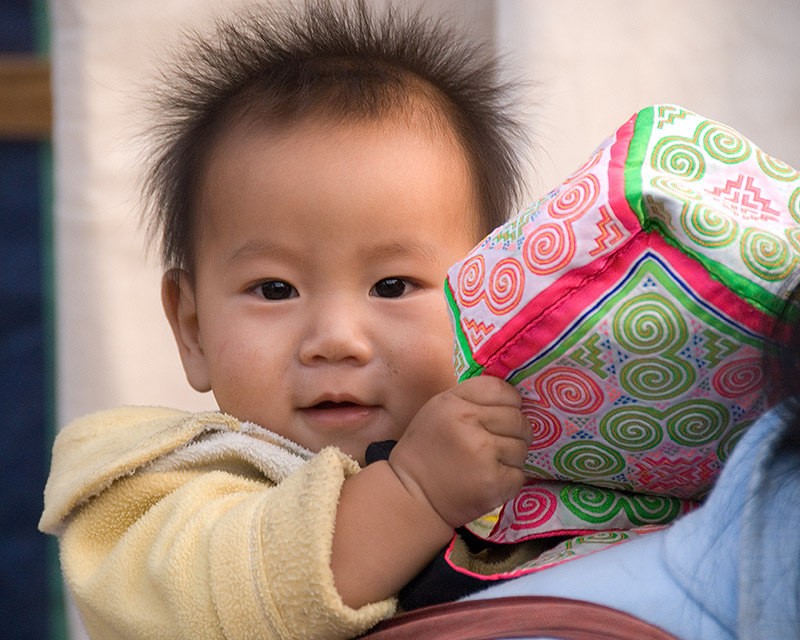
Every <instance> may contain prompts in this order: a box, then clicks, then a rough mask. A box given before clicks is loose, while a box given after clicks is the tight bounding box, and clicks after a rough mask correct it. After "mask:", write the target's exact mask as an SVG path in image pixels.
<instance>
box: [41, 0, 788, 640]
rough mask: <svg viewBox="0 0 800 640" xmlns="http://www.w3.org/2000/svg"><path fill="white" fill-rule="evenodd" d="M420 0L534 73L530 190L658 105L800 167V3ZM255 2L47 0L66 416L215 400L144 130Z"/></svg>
mask: <svg viewBox="0 0 800 640" xmlns="http://www.w3.org/2000/svg"><path fill="white" fill-rule="evenodd" d="M276 1H280V0H276ZM283 1H288V0H283ZM375 1H376V3H381V4H382V3H383V0H375ZM406 1H407V2H408V3H410V4H415V5H424V7H425V9H427V10H429V11H436V12H441V13H444V14H445V15H449V16H452V17H453V19H454V20H456V21H460V22H462V23H465V24H466V25H467V26H468V28H469V29H471V30H473V31H475V32H476V33H477V34H479V35H481V36H483V37H486V38H490V39H494V41H495V42H496V44H497V46H498V48H499V49H500V51H501V52H503V53H504V54H505V55H506V58H507V62H508V63H509V66H510V69H511V73H512V74H513V76H515V77H523V78H525V79H526V80H527V81H528V82H529V83H530V84H531V86H530V87H529V88H527V89H526V90H525V92H524V94H523V98H522V106H523V107H525V112H526V119H527V122H528V124H529V126H530V128H531V129H532V131H533V136H534V139H535V141H536V145H537V147H536V153H535V156H534V159H533V161H534V167H535V171H534V173H533V174H532V175H531V185H532V189H531V197H533V196H535V195H538V194H540V193H542V192H544V191H547V190H549V189H550V188H552V187H554V186H556V185H557V184H558V183H559V182H560V181H561V180H562V179H563V178H564V177H566V175H567V174H569V173H570V172H571V171H572V170H574V169H575V168H577V166H578V165H579V164H581V162H583V160H584V159H586V157H587V156H588V154H589V153H590V152H591V151H592V149H594V147H595V146H596V145H597V144H598V143H599V142H601V141H602V140H603V139H604V138H605V137H606V136H607V135H609V134H610V133H612V132H613V131H614V129H616V127H617V126H618V125H620V124H621V123H622V122H623V121H624V120H626V119H627V118H628V117H629V116H630V115H631V114H632V113H633V112H635V111H636V110H638V109H639V108H641V107H644V106H647V105H648V104H651V103H657V102H675V103H679V104H681V105H683V106H685V107H687V108H690V109H692V110H695V111H698V112H700V113H702V114H703V115H706V116H708V117H711V118H714V119H718V120H722V121H723V122H725V123H727V124H729V125H730V126H732V127H734V128H736V129H738V130H740V131H741V132H742V133H744V134H745V135H746V136H748V137H750V138H751V139H752V140H753V141H754V142H755V143H756V144H758V145H760V146H761V147H762V148H764V150H765V151H767V152H768V153H771V154H773V155H775V156H777V157H778V158H780V159H782V160H785V161H787V162H789V163H790V164H793V165H794V166H796V167H800V74H798V73H797V72H796V69H795V67H796V62H797V60H800V38H799V37H797V34H798V33H800V3H798V2H797V1H796V0H770V1H769V2H752V1H751V0H672V1H671V2H670V3H656V2H653V1H648V0H639V1H636V0H604V1H603V2H597V1H596V0H560V1H559V2H553V1H552V0H494V1H490V0H485V1H484V0H469V1H467V0H437V2H424V1H423V0H413V1H412V0H406ZM241 4H247V0H126V1H125V2H108V1H107V0H54V1H53V2H52V3H51V6H52V9H51V14H52V34H53V46H52V56H53V65H54V66H53V74H54V95H55V116H56V123H55V134H54V135H55V141H54V150H55V168H56V193H55V198H56V212H55V215H56V269H57V314H58V330H57V340H58V347H57V349H58V351H57V352H58V372H57V376H58V416H59V422H60V423H62V424H63V423H64V422H66V421H68V420H70V419H72V418H74V417H76V416H78V415H81V414H84V413H87V412H90V411H94V410H97V409H100V408H105V407H111V406H116V405H120V404H160V405H170V406H177V407H180V408H185V409H205V408H212V407H213V399H212V398H211V397H210V396H208V395H200V394H197V393H195V392H193V391H192V390H191V389H190V388H189V387H188V385H187V384H186V382H185V379H184V376H183V372H182V370H181V368H180V363H179V360H178V354H177V349H176V347H175V346H174V344H173V341H172V336H171V334H170V333H169V329H168V326H167V323H166V321H165V320H164V318H163V314H162V312H161V308H160V301H159V279H160V272H159V268H158V264H157V261H156V259H155V258H154V257H153V256H152V255H151V256H150V257H146V256H145V250H144V241H143V233H142V231H141V229H140V228H139V226H138V223H137V216H138V212H139V208H138V207H139V204H138V195H137V180H138V178H139V176H140V165H141V163H140V151H141V144H142V141H141V138H140V137H139V133H140V131H141V130H142V124H143V123H142V116H141V114H142V105H143V103H144V101H146V98H147V96H148V88H147V87H148V82H150V79H151V78H152V77H153V75H154V72H155V69H156V65H157V61H158V60H159V59H161V58H162V57H163V56H166V55H168V52H169V50H170V48H171V47H172V46H174V45H175V43H176V42H177V38H178V31H179V30H180V28H182V27H185V26H193V27H197V28H201V29H202V28H204V25H207V24H208V22H209V19H210V17H211V16H213V15H216V14H219V13H224V12H225V11H226V9H227V8H228V7H230V6H236V5H241ZM73 626H74V637H75V638H80V637H82V633H81V632H80V630H79V624H78V623H77V622H76V621H74V620H73Z"/></svg>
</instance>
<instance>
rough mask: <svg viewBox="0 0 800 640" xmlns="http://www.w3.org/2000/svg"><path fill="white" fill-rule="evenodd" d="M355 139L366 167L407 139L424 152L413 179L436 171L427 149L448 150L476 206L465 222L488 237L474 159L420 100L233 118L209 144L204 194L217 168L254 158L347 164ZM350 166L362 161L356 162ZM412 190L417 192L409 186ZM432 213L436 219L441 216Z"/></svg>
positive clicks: (436, 108)
mask: <svg viewBox="0 0 800 640" xmlns="http://www.w3.org/2000/svg"><path fill="white" fill-rule="evenodd" d="M365 133H368V134H369V135H364V134H365ZM354 137H357V138H358V140H359V144H360V145H362V147H363V151H364V158H365V160H364V161H365V162H369V161H370V160H369V158H370V157H371V156H373V155H374V154H376V153H379V152H381V151H382V150H383V149H384V148H385V149H386V150H387V153H391V149H392V148H393V147H394V146H396V145H397V140H398V138H403V137H405V138H407V146H408V148H412V149H419V151H420V162H419V163H418V164H416V165H415V166H414V167H413V173H412V174H411V177H414V176H413V174H423V175H424V174H425V173H427V172H430V171H431V167H430V166H427V165H426V162H425V158H424V156H425V154H426V153H427V150H426V147H431V148H435V149H440V150H442V149H443V150H445V152H446V154H447V156H448V158H450V159H451V162H450V163H449V165H448V166H446V167H445V168H444V169H445V170H447V171H449V172H450V173H451V174H452V175H451V180H452V182H453V183H458V184H459V185H463V190H464V191H465V192H466V193H464V194H463V196H464V197H465V198H466V199H467V200H469V201H470V202H471V203H473V204H474V206H470V207H469V208H468V209H466V210H464V211H463V214H462V215H461V216H460V218H459V222H460V223H461V224H464V223H466V224H469V225H470V226H471V227H474V230H475V238H474V242H475V243H477V241H478V240H480V238H481V237H482V236H483V235H484V234H485V233H486V232H488V230H489V229H487V228H486V227H487V225H486V223H485V221H484V217H485V216H484V213H483V211H482V208H481V206H480V202H481V197H480V193H479V188H478V183H477V180H476V178H475V175H476V168H475V166H474V162H473V158H472V155H471V154H470V153H468V152H467V150H466V148H465V144H464V143H463V142H462V140H461V139H460V137H459V135H458V132H457V129H456V127H455V125H454V124H453V123H452V119H451V118H450V116H449V114H448V113H447V112H446V109H445V108H444V107H443V106H442V105H440V104H438V103H437V102H436V101H435V100H430V99H428V98H427V97H417V98H414V99H413V100H409V102H408V103H407V104H405V103H404V104H398V105H395V106H394V107H393V108H387V109H386V110H385V111H383V112H380V113H375V114H358V113H350V114H342V113H339V112H337V111H335V110H331V109H330V108H329V107H326V106H325V105H321V106H320V107H319V108H318V109H317V110H314V111H308V112H304V113H302V114H292V115H291V116H286V115H272V114H269V113H268V112H267V113H265V112H259V113H254V112H252V111H244V112H241V113H239V114H232V115H231V116H229V117H228V118H226V121H225V122H223V123H222V125H221V126H220V128H219V130H218V132H217V134H216V136H215V137H214V138H213V139H212V140H211V142H210V144H209V149H208V151H207V156H206V161H205V165H206V166H205V168H204V171H203V172H202V176H203V178H202V180H201V182H200V184H199V188H200V190H202V189H203V188H205V186H206V185H205V184H204V182H207V181H208V180H209V179H212V178H213V177H214V173H215V172H214V170H213V169H210V166H211V165H212V164H214V163H219V162H234V163H236V162H239V161H240V160H241V159H243V158H244V157H248V154H262V153H263V154H267V155H269V154H273V153H276V152H277V153H285V154H287V155H291V156H293V158H292V159H293V161H294V162H295V163H296V164H297V165H299V166H302V164H303V159H304V156H303V154H304V151H305V150H307V149H308V146H309V145H310V144H313V145H314V147H315V148H316V149H318V150H319V149H323V150H324V149H325V148H326V147H327V148H328V150H329V153H330V155H331V161H332V162H339V161H344V160H345V159H344V158H342V156H341V154H340V153H339V151H340V145H341V142H342V140H343V138H344V139H348V138H354ZM245 151H247V152H248V154H246V153H244V152H245ZM250 157H252V156H250ZM346 160H347V161H348V162H356V161H358V159H357V158H356V159H354V158H353V157H348V158H347V159H346ZM276 161H278V160H277V158H276ZM440 169H441V168H440ZM464 174H466V176H467V177H468V180H467V182H466V183H465V182H464V180H463V178H462V176H463V175H464ZM409 188H413V186H412V185H409ZM432 213H433V214H434V215H435V214H436V211H433V212H432Z"/></svg>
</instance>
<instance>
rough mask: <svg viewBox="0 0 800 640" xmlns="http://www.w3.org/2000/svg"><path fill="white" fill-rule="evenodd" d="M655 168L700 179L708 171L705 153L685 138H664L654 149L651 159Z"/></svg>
mask: <svg viewBox="0 0 800 640" xmlns="http://www.w3.org/2000/svg"><path fill="white" fill-rule="evenodd" d="M650 163H651V165H652V167H653V169H655V170H657V171H663V172H665V173H670V174H672V175H674V176H678V177H680V178H683V179H685V180H691V181H695V180H699V179H700V178H702V177H703V175H704V174H705V171H706V162H705V159H704V158H703V154H702V153H700V151H698V150H697V148H695V147H694V146H692V145H691V144H687V143H686V139H685V138H678V137H675V136H668V137H666V138H662V139H661V140H660V141H659V143H658V144H657V145H656V146H655V148H654V149H653V155H652V159H651V161H650Z"/></svg>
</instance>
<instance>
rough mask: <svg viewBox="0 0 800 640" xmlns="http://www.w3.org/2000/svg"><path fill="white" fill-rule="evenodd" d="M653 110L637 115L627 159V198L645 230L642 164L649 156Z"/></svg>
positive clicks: (646, 110) (643, 110)
mask: <svg viewBox="0 0 800 640" xmlns="http://www.w3.org/2000/svg"><path fill="white" fill-rule="evenodd" d="M653 110H654V107H648V108H647V109H642V110H641V111H640V112H639V113H638V114H636V122H635V123H634V127H633V136H632V137H631V141H630V144H629V146H628V157H627V158H626V159H625V198H626V199H627V200H628V205H629V206H630V208H631V210H632V211H633V212H634V213H635V214H636V217H637V218H639V224H641V225H642V228H643V229H647V226H646V225H647V224H648V221H647V216H646V215H645V208H644V202H643V191H642V164H643V163H644V159H645V155H646V154H647V145H648V144H650V132H651V131H652V130H653Z"/></svg>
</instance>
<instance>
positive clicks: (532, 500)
mask: <svg viewBox="0 0 800 640" xmlns="http://www.w3.org/2000/svg"><path fill="white" fill-rule="evenodd" d="M510 506H511V510H512V512H513V513H514V521H513V522H512V524H511V528H512V529H530V528H532V527H538V526H540V525H542V524H544V523H545V522H547V521H548V520H549V519H550V518H552V517H553V514H554V513H555V511H556V496H555V494H553V493H551V492H549V491H547V490H545V489H542V488H541V487H536V486H530V485H527V486H524V487H522V489H521V490H520V492H519V493H518V494H517V497H516V498H514V500H513V502H512V503H511V505H510Z"/></svg>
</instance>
